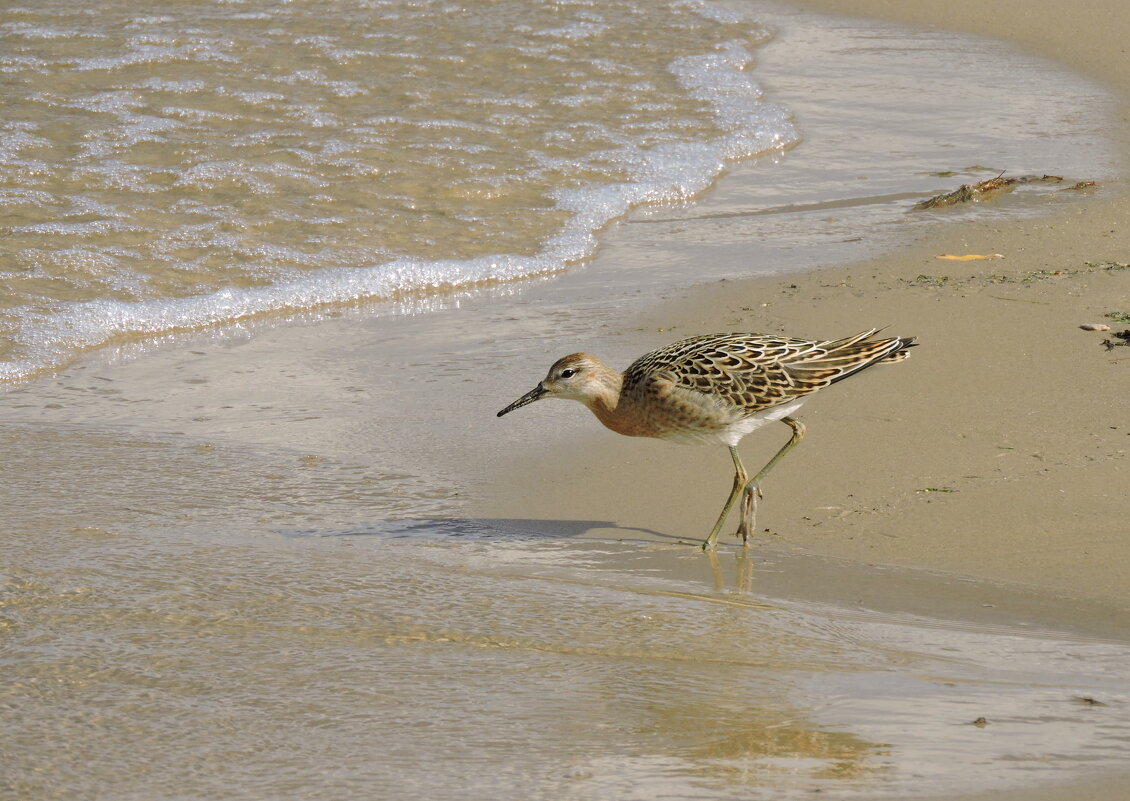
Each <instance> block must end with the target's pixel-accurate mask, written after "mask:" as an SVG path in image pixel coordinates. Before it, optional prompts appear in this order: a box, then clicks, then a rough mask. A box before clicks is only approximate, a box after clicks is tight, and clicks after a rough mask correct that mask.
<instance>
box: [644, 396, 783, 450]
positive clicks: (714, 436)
mask: <svg viewBox="0 0 1130 801" xmlns="http://www.w3.org/2000/svg"><path fill="white" fill-rule="evenodd" d="M803 403H804V400H798V401H794V402H792V403H783V404H781V405H780V406H774V407H773V408H771V409H765V410H764V411H761V412H758V413H757V414H755V415H752V416H750V417H743V418H742V419H740V420H735V421H734V422H733V423H730V425H728V426H726V427H725V428H717V429H714V430H713V431H703V430H698V431H680V432H677V433H673V434H670V435H668V436H666V437H664V439H670V440H672V441H676V442H698V443H703V444H709V445H728V446H730V447H735V446H736V445H737V444H738V443H739V442H741V439H742V437H744V436H745V435H746V434H750V433H752V432H754V431H756V430H757V429H759V428H761V427H762V426H763V425H765V424H767V423H772V422H773V421H774V420H780V419H781V418H782V417H788V416H789V415H791V414H792V413H793V412H795V411H796V410H797V409H799V408H800V407H801V404H803Z"/></svg>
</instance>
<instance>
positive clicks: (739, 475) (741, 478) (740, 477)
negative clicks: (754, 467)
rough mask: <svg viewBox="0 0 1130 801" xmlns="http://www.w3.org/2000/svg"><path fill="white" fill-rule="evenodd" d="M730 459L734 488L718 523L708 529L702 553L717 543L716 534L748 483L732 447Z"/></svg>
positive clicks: (735, 450) (738, 457)
mask: <svg viewBox="0 0 1130 801" xmlns="http://www.w3.org/2000/svg"><path fill="white" fill-rule="evenodd" d="M730 457H731V458H732V459H733V460H734V488H733V489H732V490H730V497H729V498H727V499H726V505H725V506H723V507H722V514H720V515H718V522H716V523H715V524H714V528H712V529H710V534H709V535H708V536H707V538H706V541H705V542H703V543H702V550H704V551H708V550H710V549H711V548H713V547H714V544H715V543H716V542H717V541H718V532H719V531H721V530H722V525H723V524H724V523H725V522H726V518H727V517H728V516H729V514H730V510H731V509H733V508H734V503H735V502H736V501H737V500H738V496H739V495H741V494H742V490H743V489H744V488H745V486H746V483H747V482H748V481H749V473H747V472H746V469H745V465H744V464H742V457H741V456H739V455H738V449H737V448H735V447H734V446H733V445H731V446H730Z"/></svg>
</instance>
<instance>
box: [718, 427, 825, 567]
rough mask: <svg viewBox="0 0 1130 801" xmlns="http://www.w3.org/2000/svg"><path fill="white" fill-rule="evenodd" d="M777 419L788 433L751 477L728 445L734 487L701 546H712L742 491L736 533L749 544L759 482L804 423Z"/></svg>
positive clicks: (797, 436) (799, 437) (790, 446)
mask: <svg viewBox="0 0 1130 801" xmlns="http://www.w3.org/2000/svg"><path fill="white" fill-rule="evenodd" d="M781 422H782V423H785V424H786V425H788V427H789V428H791V429H792V430H793V435H792V437H790V438H789V441H788V442H786V443H785V444H784V446H783V447H782V448H781V450H779V451H777V453H776V455H774V456H773V458H772V459H770V460H769V462H768V463H767V464H766V465H765V467H763V468H761V470H759V471H758V473H757V475H755V476H754V477H753V478H751V479H748V481H747V480H746V476H747V475H748V474H747V473H746V470H745V466H744V465H743V464H742V460H741V457H740V456H739V455H738V449H737V448H735V447H733V446H730V456H731V457H733V459H734V471H735V472H734V489H733V490H732V491H731V492H730V497H729V499H727V501H726V505H725V506H724V507H722V514H721V515H719V516H718V522H717V523H715V524H714V528H713V529H711V530H710V534H709V536H707V538H706V541H705V542H704V543H702V549H703V550H704V551H705V550H707V549H710V548H713V547H714V544H715V543H716V542H717V540H718V532H720V531H721V530H722V525H723V524H724V523H725V522H726V517H727V516H728V515H729V514H730V510H731V509H733V508H734V503H735V502H736V501H737V499H738V496H739V495H742V494H743V493H744V495H745V500H744V502H743V504H742V522H741V524H740V525H739V526H738V536H740V537H741V538H742V544H743V545H748V544H749V537H750V535H752V534H753V524H754V518H755V517H756V515H757V498H758V497H760V496H761V482H762V481H763V480H764V479H765V477H766V476H767V475H769V471H770V470H772V469H773V468H774V467H776V466H777V462H779V461H781V459H783V458H784V456H785V454H786V453H788V452H789V451H791V450H792V449H793V448H794V447H795V446H796V444H797V443H798V442H800V441H801V440H802V439H803V438H804V432H805V428H804V423H802V422H800V421H799V420H795V419H793V418H792V417H782V418H781Z"/></svg>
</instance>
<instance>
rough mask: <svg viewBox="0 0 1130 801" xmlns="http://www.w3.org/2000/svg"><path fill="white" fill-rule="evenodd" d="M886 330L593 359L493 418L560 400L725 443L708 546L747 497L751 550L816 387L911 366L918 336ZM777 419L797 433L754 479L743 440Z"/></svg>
mask: <svg viewBox="0 0 1130 801" xmlns="http://www.w3.org/2000/svg"><path fill="white" fill-rule="evenodd" d="M880 330H881V329H877V328H872V329H869V330H867V331H863V332H861V333H858V334H855V335H853V336H849V337H844V338H843V339H835V340H827V341H824V340H813V339H796V338H792V337H786V336H780V335H775V334H750V333H729V334H701V335H699V336H693V337H690V338H688V339H682V340H679V341H678V342H673V343H671V344H669V345H666V346H664V347H661V348H659V349H658V350H654V351H652V352H650V353H647V354H645V355H643V356H641V357H640V358H639V359H637V360H636V361H634V362H632V364H631V365H629V366H628V368H627V369H626V370H624V371H623V372H622V373H621V372H617V371H616V370H615V369H613V368H611V367H609V366H608V365H606V364H605V363H604V362H602V361H601V360H600V359H598V358H597V357H596V356H593V355H592V354H589V353H571V354H569V355H568V356H563V357H562V358H560V359H558V360H557V361H556V362H554V363H553V366H551V367H550V368H549V372H548V374H546V377H545V378H544V379H543V380H541V381H540V382H538V385H537V386H536V387H534V388H533V389H532V390H530V391H529V392H527V393H526V394H525V395H522V396H521V397H520V398H518V399H517V400H516V401H514V402H513V403H511V404H510V405H509V406H507V407H506V408H505V409H503V410H502V411H500V412H498V414H497V416H498V417H502V416H503V415H506V414H509V413H510V412H512V411H514V410H515V409H519V408H521V407H523V406H526V405H528V404H530V403H533V402H534V401H538V400H542V399H544V398H561V399H565V400H575V401H579V402H581V403H583V404H584V405H585V406H587V407H588V408H589V410H590V411H591V412H592V413H593V414H594V415H595V416H596V418H597V419H598V420H599V421H600V422H601V423H602V424H604V426H605V427H606V428H609V429H611V430H612V431H615V432H616V433H617V434H623V435H625V436H629V437H655V438H659V439H666V440H672V441H685V442H699V443H706V444H714V445H725V446H726V447H727V448H729V451H730V456H731V458H732V459H733V462H734V484H733V487H732V489H731V490H730V495H729V497H728V498H727V500H726V504H725V505H724V506H723V507H722V512H721V514H719V516H718V520H717V522H715V524H714V526H713V528H712V529H711V530H710V534H709V535H708V536H707V538H706V540H705V541H704V542H703V543H702V549H703V550H704V551H705V550H713V549H714V548H715V547H716V544H717V541H718V534H719V532H720V531H721V530H722V526H723V525H725V522H726V518H727V517H728V516H729V514H730V512H731V510H732V509H733V507H734V504H735V503H737V500H738V498H739V497H742V498H743V502H742V513H741V520H740V524H739V526H738V530H737V532H735V536H737V537H740V538H741V541H742V544H743V546H748V544H749V540H750V537H751V536H752V534H753V531H754V520H755V515H756V506H757V499H759V498H760V497H761V494H762V493H761V484H762V481H764V479H765V477H766V476H767V475H768V474H769V471H770V470H772V469H773V468H774V467H775V466H776V465H777V464H778V463H779V462H780V461H781V459H783V458H784V456H785V455H786V454H787V453H788V452H789V451H791V450H792V449H793V448H794V447H795V446H796V445H797V443H798V442H800V440H801V439H802V438H803V437H804V435H805V426H804V424H803V423H801V422H800V421H799V420H797V419H795V418H794V417H793V414H794V413H795V412H796V411H797V410H798V409H799V408H800V407H801V405H802V404H803V403H804V402H805V400H807V399H808V396H810V395H812V394H813V393H814V392H817V391H818V390H821V389H824V388H825V387H827V386H829V385H831V384H835V383H836V382H838V381H842V380H843V379H845V378H848V377H849V376H853V375H855V374H856V373H859V372H861V371H863V370H865V369H867V368H868V367H870V366H872V365H874V364H890V363H894V362H899V361H902V360H904V359H906V358H907V357H908V356H909V355H910V354H909V353H908V350H909V349H910V348H912V347H915V346H916V345H917V343H916V342H915V337H898V336H894V337H881V338H877V337H876V334H878V333H879V331H880ZM775 420H780V421H781V422H782V423H785V424H786V425H788V426H789V428H791V429H792V436H791V437H790V439H789V441H788V442H787V443H785V445H784V446H783V447H782V448H781V449H780V450H779V451H777V453H776V455H774V456H773V458H772V459H770V460H769V461H768V462H767V463H766V464H765V466H764V467H762V468H761V470H759V471H758V472H757V473H755V474H754V475H753V476H752V477H751V476H750V474H749V472H748V471H747V470H746V468H745V465H744V464H743V463H742V459H741V456H740V454H739V453H738V443H739V442H740V441H741V439H742V438H743V437H745V436H746V435H747V434H750V433H751V432H753V431H755V430H757V429H758V428H761V427H762V426H764V425H766V424H768V423H770V422H773V421H775Z"/></svg>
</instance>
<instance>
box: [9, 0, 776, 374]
mask: <svg viewBox="0 0 1130 801" xmlns="http://www.w3.org/2000/svg"><path fill="white" fill-rule="evenodd" d="M644 24H646V27H647V30H648V35H647V36H646V37H640V36H637V35H636V34H637V32H638V30H639V29H640V27H641V26H642V25H644ZM766 35H767V34H766V31H765V29H764V28H762V27H761V26H759V25H757V24H756V23H755V22H754V21H752V20H751V19H748V18H747V17H745V16H743V15H741V14H738V13H737V12H723V11H722V10H720V9H718V8H716V7H714V6H712V5H710V4H708V3H695V2H692V3H670V4H666V3H661V4H640V3H637V2H630V1H629V0H617V2H611V3H601V4H599V5H591V4H588V3H555V4H551V5H540V4H533V5H531V4H529V3H493V2H479V3H470V4H462V5H460V6H456V5H452V4H450V3H446V2H442V1H436V2H418V3H381V2H374V3H361V4H359V5H354V6H349V7H344V6H342V5H341V4H338V3H325V2H319V1H318V0H303V1H302V2H294V3H287V4H284V5H279V4H277V3H271V2H261V1H260V0H244V1H243V2H237V3H213V2H200V1H199V0H178V1H177V2H171V3H163V4H162V5H161V7H160V8H159V9H154V10H151V11H147V12H145V13H139V12H138V10H137V9H136V8H135V7H134V5H133V4H131V3H128V2H126V3H123V2H118V1H117V0H98V1H97V2H88V3H84V4H82V5H81V7H80V8H79V9H77V10H76V9H75V7H74V5H73V4H71V3H64V4H59V3H39V4H35V5H34V6H27V7H19V8H9V9H7V10H5V11H0V50H2V51H3V53H4V55H3V57H0V75H2V76H3V77H4V79H5V85H6V86H8V87H9V91H8V93H7V97H6V101H7V111H6V114H5V120H4V121H3V123H0V125H2V127H0V131H2V132H3V139H4V146H3V148H2V149H0V209H3V213H4V216H5V217H6V218H7V220H8V223H7V224H6V227H5V231H4V233H5V236H4V242H5V244H4V250H3V253H2V254H0V255H2V257H3V258H2V261H0V291H2V294H3V295H4V296H5V301H4V303H3V304H2V306H0V335H2V339H0V342H2V343H3V347H2V349H0V358H3V360H4V361H3V362H0V378H19V377H21V376H25V375H28V374H31V373H34V372H36V370H38V369H42V368H43V367H49V366H53V365H57V364H59V363H60V362H62V361H65V360H66V358H67V357H68V356H69V355H71V354H72V353H73V351H74V350H75V349H76V348H81V347H89V346H93V345H99V344H102V343H103V342H105V341H106V340H107V339H110V338H112V337H114V336H115V335H118V336H120V335H123V334H130V333H146V332H147V333H161V332H165V331H168V330H171V329H177V328H186V327H193V326H199V325H206V324H211V323H216V322H224V321H230V320H233V319H236V318H239V317H242V316H246V315H249V314H255V313H262V312H265V311H270V310H272V309H275V310H277V309H280V308H283V309H304V308H310V307H312V306H317V305H319V304H324V303H327V302H344V301H349V300H353V299H356V298H358V297H367V298H389V297H393V296H397V295H402V294H404V293H411V292H424V293H428V292H434V291H436V290H437V289H441V288H445V287H447V288H449V287H452V286H461V285H472V284H475V283H483V282H492V281H499V280H507V279H513V278H516V277H522V276H528V275H533V274H540V273H546V272H553V271H556V270H560V269H562V268H563V267H564V266H565V265H566V264H569V263H571V262H575V261H577V260H579V259H582V258H584V257H586V256H588V255H590V254H591V252H592V250H593V248H594V246H595V240H594V235H595V233H596V232H597V231H598V230H599V229H600V228H602V227H603V226H604V225H605V224H607V223H608V222H609V221H610V220H611V219H613V218H615V217H617V216H620V215H622V214H623V213H625V212H626V211H627V210H628V209H629V208H631V207H632V206H634V205H638V204H640V203H647V202H652V203H654V202H662V201H673V200H678V199H681V198H686V197H689V196H691V195H693V194H695V193H698V192H701V191H702V190H703V189H705V188H706V187H707V186H709V184H710V182H711V181H712V180H713V179H714V177H715V176H717V174H718V173H719V172H720V171H721V170H722V168H723V165H724V164H725V162H727V161H728V160H733V159H740V158H744V157H748V156H750V155H754V154H756V153H760V152H763V151H765V150H768V149H772V148H779V147H782V146H784V145H785V144H787V143H789V142H791V141H793V140H794V139H795V132H794V130H793V128H792V125H791V124H790V122H789V121H788V119H787V117H786V114H785V112H784V110H783V109H781V108H780V107H777V106H774V105H772V104H769V103H766V102H764V101H763V100H762V99H761V96H760V95H761V93H760V90H759V89H758V88H757V86H756V84H755V83H754V82H753V80H752V79H751V78H750V76H749V75H747V73H745V72H744V71H743V68H744V67H745V66H746V65H748V64H749V63H750V62H751V59H752V50H753V49H755V48H756V47H757V45H759V44H760V43H761V42H762V41H763V40H764V39H765V38H766Z"/></svg>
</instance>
